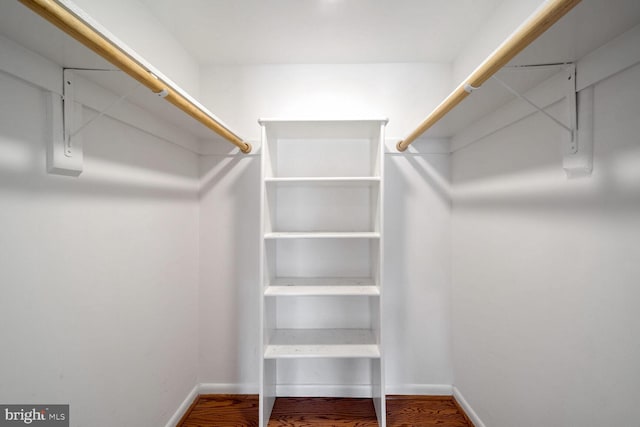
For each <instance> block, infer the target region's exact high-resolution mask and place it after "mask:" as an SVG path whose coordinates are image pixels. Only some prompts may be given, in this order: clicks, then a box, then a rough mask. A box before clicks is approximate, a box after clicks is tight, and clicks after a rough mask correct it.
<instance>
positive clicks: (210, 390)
mask: <svg viewBox="0 0 640 427" xmlns="http://www.w3.org/2000/svg"><path fill="white" fill-rule="evenodd" d="M259 388H260V386H259V385H258V384H233V383H200V384H199V385H198V393H199V394H258V391H259Z"/></svg>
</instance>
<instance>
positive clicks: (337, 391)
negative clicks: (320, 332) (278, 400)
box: [166, 383, 484, 427]
mask: <svg viewBox="0 0 640 427" xmlns="http://www.w3.org/2000/svg"><path fill="white" fill-rule="evenodd" d="M456 392H457V390H456V389H455V387H452V386H451V385H449V384H398V385H387V387H386V393H387V394H406V395H424V396H451V395H452V394H453V395H454V396H456V399H457V400H458V402H459V403H460V405H461V406H462V407H463V409H464V410H465V411H466V412H467V415H469V418H470V419H471V420H472V421H473V422H474V423H475V422H476V421H475V420H476V419H478V418H477V416H476V415H475V412H473V410H471V408H469V407H468V404H467V402H466V401H465V400H464V398H463V397H462V395H461V394H460V392H459V391H458V392H457V393H458V394H457V395H456ZM258 393H259V386H258V385H257V384H225V383H200V384H197V385H196V386H195V387H194V388H193V390H191V392H190V393H189V394H188V395H187V397H186V398H185V400H184V401H183V402H182V404H181V405H180V407H178V409H177V410H176V412H175V414H174V415H173V416H172V417H171V419H170V420H169V422H168V423H167V426H166V427H175V425H176V424H177V423H178V421H180V419H181V418H182V417H183V415H184V414H185V413H186V412H187V410H188V409H189V406H191V404H192V403H193V402H194V400H195V399H196V397H198V395H201V394H258ZM276 393H277V395H278V396H283V397H284V396H286V397H365V398H368V397H371V386H369V385H357V384H345V385H318V384H279V385H277V386H276ZM472 415H473V416H472ZM474 417H475V418H474ZM478 420H479V419H478ZM476 427H484V424H482V423H481V422H480V423H478V424H476Z"/></svg>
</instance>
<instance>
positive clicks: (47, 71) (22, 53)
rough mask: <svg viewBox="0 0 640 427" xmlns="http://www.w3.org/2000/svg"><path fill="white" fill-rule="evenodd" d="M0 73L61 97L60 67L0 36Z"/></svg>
mask: <svg viewBox="0 0 640 427" xmlns="http://www.w3.org/2000/svg"><path fill="white" fill-rule="evenodd" d="M0 71H2V72H4V73H6V74H9V75H11V76H13V77H15V78H17V79H20V80H22V81H24V82H26V83H28V84H30V85H32V86H35V87H37V88H39V89H44V90H46V91H49V92H53V93H57V94H58V95H60V96H62V67H60V66H58V65H57V64H55V63H54V62H52V61H50V60H48V59H46V58H45V57H43V56H40V55H38V54H37V53H35V52H33V51H31V50H29V49H27V48H25V47H23V46H21V45H19V44H18V43H16V42H14V41H13V40H11V39H8V38H6V37H3V36H0Z"/></svg>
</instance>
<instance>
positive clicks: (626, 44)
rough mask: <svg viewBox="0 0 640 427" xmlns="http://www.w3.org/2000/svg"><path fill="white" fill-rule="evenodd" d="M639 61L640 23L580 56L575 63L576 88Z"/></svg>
mask: <svg viewBox="0 0 640 427" xmlns="http://www.w3.org/2000/svg"><path fill="white" fill-rule="evenodd" d="M639 62H640V24H639V25H636V26H635V27H633V28H632V29H630V30H628V31H627V32H625V33H623V34H621V35H620V36H618V37H616V38H615V39H613V40H611V41H609V42H608V43H606V44H605V45H603V46H601V47H599V48H598V49H596V50H594V51H592V52H590V53H588V54H587V55H585V56H584V57H582V58H581V59H580V60H579V61H578V64H577V68H578V75H577V76H576V78H577V80H576V90H577V91H578V92H579V91H581V90H582V89H584V88H586V87H589V86H593V85H594V84H596V83H598V82H600V81H602V80H604V79H606V78H608V77H610V76H612V75H614V74H616V73H619V72H621V71H623V70H626V69H627V68H629V67H632V66H633V65H635V64H637V63H639Z"/></svg>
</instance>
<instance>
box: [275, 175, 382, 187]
mask: <svg viewBox="0 0 640 427" xmlns="http://www.w3.org/2000/svg"><path fill="white" fill-rule="evenodd" d="M264 182H265V183H267V184H339V185H351V184H356V185H371V184H379V183H380V177H379V176H311V177H269V178H265V179H264Z"/></svg>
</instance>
